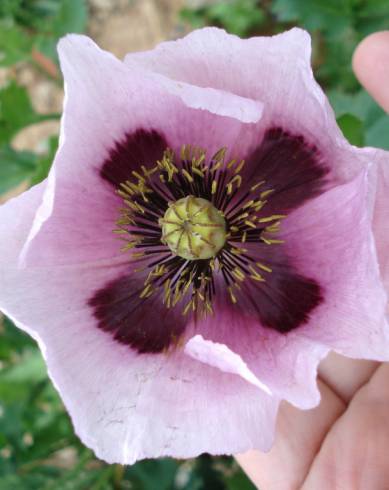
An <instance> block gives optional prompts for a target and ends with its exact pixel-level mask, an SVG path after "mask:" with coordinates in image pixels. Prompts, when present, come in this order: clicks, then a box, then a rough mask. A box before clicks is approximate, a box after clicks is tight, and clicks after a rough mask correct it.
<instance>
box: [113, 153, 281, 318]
mask: <svg viewBox="0 0 389 490" xmlns="http://www.w3.org/2000/svg"><path fill="white" fill-rule="evenodd" d="M225 155H226V149H225V148H222V149H221V150H219V151H218V152H217V153H216V154H215V155H213V156H212V157H211V158H210V160H209V162H208V164H207V163H206V156H205V152H204V151H203V150H201V149H199V148H193V147H191V146H189V145H184V146H183V147H182V149H181V152H180V158H179V160H180V161H179V162H177V161H176V155H175V154H174V152H173V151H172V150H170V149H167V150H166V151H165V153H164V155H163V158H162V159H161V160H160V161H157V162H156V165H155V166H153V167H151V168H146V167H144V166H141V169H140V171H139V172H137V171H133V172H132V175H133V179H131V180H127V181H125V182H123V183H122V184H121V185H120V188H119V189H118V194H119V195H120V196H121V197H122V198H123V201H124V204H125V207H123V208H122V209H121V211H120V212H121V216H120V219H119V220H118V221H117V225H118V228H117V229H116V230H115V232H116V233H118V234H119V235H121V237H122V238H123V240H124V241H125V246H124V247H123V248H122V250H123V251H127V250H130V249H134V248H135V249H137V250H138V251H136V252H135V251H132V252H131V254H132V260H133V261H135V262H138V263H139V264H140V265H141V267H139V268H138V269H136V271H138V272H141V271H143V272H147V274H146V279H145V280H144V284H143V287H142V289H141V290H140V291H139V296H140V298H141V299H142V300H146V299H147V298H149V297H150V296H152V295H154V294H157V293H158V292H159V293H162V301H163V303H164V304H165V306H166V307H167V308H172V307H175V306H176V305H177V304H178V303H179V302H182V305H183V306H182V311H183V314H184V315H186V314H188V313H189V312H192V313H194V314H195V313H202V314H208V313H212V312H213V308H212V302H213V297H214V296H215V294H216V287H215V281H214V273H215V272H220V273H221V275H222V277H223V279H224V283H225V287H226V291H227V292H228V295H229V297H230V300H231V302H232V303H233V304H235V303H237V301H238V300H239V295H240V294H241V293H240V291H241V289H242V287H241V286H242V284H243V283H245V281H254V282H255V283H257V284H258V283H265V282H266V275H267V274H270V273H271V272H272V268H271V267H270V266H269V264H265V263H262V262H258V260H256V259H254V258H253V257H252V256H251V253H250V251H249V250H248V248H247V247H248V246H249V245H252V244H253V243H258V244H262V245H264V246H266V245H277V244H280V243H282V242H283V241H282V240H280V239H279V238H278V237H277V234H278V232H279V230H280V224H281V221H282V219H283V218H285V215H281V214H272V215H266V213H264V210H263V208H264V207H265V205H266V203H267V200H268V197H269V196H270V195H271V194H272V193H273V192H274V189H269V188H267V187H266V182H264V181H261V182H257V183H253V184H252V185H251V187H249V188H247V189H246V190H245V191H244V192H242V191H241V189H240V188H241V185H242V176H241V170H242V168H243V166H244V161H237V160H230V161H225ZM240 193H241V195H240ZM142 264H143V265H142ZM188 299H189V301H188Z"/></svg>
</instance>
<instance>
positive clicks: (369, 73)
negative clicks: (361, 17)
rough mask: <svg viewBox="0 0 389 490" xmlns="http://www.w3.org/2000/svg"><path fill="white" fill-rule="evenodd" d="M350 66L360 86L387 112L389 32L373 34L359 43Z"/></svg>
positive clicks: (388, 103) (388, 97) (388, 95)
mask: <svg viewBox="0 0 389 490" xmlns="http://www.w3.org/2000/svg"><path fill="white" fill-rule="evenodd" d="M352 65H353V69H354V72H355V74H356V76H357V78H358V80H359V81H360V82H361V84H362V85H363V86H364V87H365V88H366V90H367V91H368V92H369V93H370V94H371V95H372V97H374V99H375V100H376V101H377V102H378V103H379V104H380V105H381V106H382V107H383V108H384V109H385V110H386V111H387V112H389V31H381V32H375V33H374V34H371V35H370V36H367V37H366V38H365V39H364V40H363V41H361V43H360V44H359V45H358V46H357V48H356V50H355V52H354V56H353V60H352Z"/></svg>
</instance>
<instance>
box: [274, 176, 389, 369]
mask: <svg viewBox="0 0 389 490" xmlns="http://www.w3.org/2000/svg"><path fill="white" fill-rule="evenodd" d="M368 184H369V183H368V178H367V173H366V172H363V173H362V174H361V175H360V176H359V177H357V178H356V179H354V180H353V181H351V182H350V183H348V184H345V185H343V186H338V187H336V188H334V189H332V190H330V191H328V192H326V193H325V194H323V195H321V196H320V197H318V198H316V199H315V200H313V201H312V202H310V203H309V204H306V205H304V206H303V207H301V208H300V209H298V210H296V211H295V212H294V213H292V214H291V216H290V218H289V219H288V220H285V223H284V231H283V238H284V240H285V245H286V247H287V250H288V253H289V254H290V256H291V258H292V260H293V263H294V264H296V266H297V267H298V269H299V270H300V271H301V272H302V273H303V274H305V275H307V276H308V277H312V278H313V279H315V280H317V281H318V282H319V284H320V285H321V286H322V287H323V294H324V298H325V301H324V303H323V304H321V305H320V306H319V307H318V308H317V310H315V311H314V312H313V314H312V320H311V321H310V322H309V324H308V325H306V326H304V327H302V328H301V333H302V334H303V335H304V336H306V338H310V339H312V340H315V341H316V342H319V343H322V344H323V345H326V346H328V347H330V348H332V349H334V350H336V351H337V352H339V353H341V354H344V355H346V356H350V357H359V358H366V359H376V360H381V361H384V360H388V359H389V348H388V345H389V327H388V323H387V320H386V317H387V312H386V304H387V294H386V292H385V290H384V288H383V285H382V282H381V281H380V271H379V266H378V261H377V255H376V250H375V244H374V237H373V234H372V231H371V222H370V216H369V209H368V199H367V190H368ZM296 333H297V332H296Z"/></svg>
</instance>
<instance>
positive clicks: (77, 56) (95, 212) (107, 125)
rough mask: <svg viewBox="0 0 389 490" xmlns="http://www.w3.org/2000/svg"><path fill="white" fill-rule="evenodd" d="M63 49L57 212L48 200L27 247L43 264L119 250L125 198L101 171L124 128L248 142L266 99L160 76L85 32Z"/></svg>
mask: <svg viewBox="0 0 389 490" xmlns="http://www.w3.org/2000/svg"><path fill="white" fill-rule="evenodd" d="M59 54H60V60H61V67H62V70H63V73H64V78H65V92H66V96H65V107H64V115H63V121H62V128H61V138H60V148H59V150H58V153H57V156H56V158H55V161H54V165H53V168H52V170H51V173H50V176H49V184H50V185H49V186H48V188H47V193H48V195H47V196H46V197H45V200H46V201H47V202H50V206H51V212H50V213H49V215H48V214H47V206H46V207H45V212H43V211H42V212H41V210H39V211H38V213H37V216H36V222H37V224H35V225H34V230H35V231H34V233H33V235H32V237H31V238H33V240H31V243H29V246H28V248H27V249H26V250H25V251H24V252H25V260H26V263H30V264H36V265H43V264H45V265H48V264H59V263H62V264H72V263H78V262H82V261H85V260H87V261H89V260H92V259H93V260H100V259H105V258H109V257H117V256H118V255H120V251H119V249H120V242H119V241H118V239H117V237H116V236H115V235H114V233H113V232H112V230H113V229H114V228H115V221H116V219H117V218H118V209H119V207H120V206H121V203H122V200H121V199H119V198H118V196H117V195H116V193H115V189H112V187H111V186H109V185H108V184H107V182H105V181H104V180H103V179H102V178H101V175H100V173H99V172H100V170H101V167H102V165H103V163H104V161H105V160H106V158H107V157H108V155H109V153H110V152H112V150H113V149H114V147H115V144H116V143H118V142H120V141H122V140H123V138H124V137H125V135H127V134H131V133H132V132H135V131H137V130H139V129H143V130H146V131H147V130H149V131H151V130H157V131H159V132H160V133H161V135H163V136H164V137H165V139H166V141H167V143H168V145H169V146H171V147H173V148H175V149H178V148H179V147H181V145H182V144H191V145H198V146H201V147H203V148H206V149H208V150H209V152H210V153H211V152H214V151H217V150H218V149H220V148H221V147H222V146H224V145H225V143H226V141H227V142H229V144H230V148H234V147H238V146H239V147H245V146H246V147H247V145H248V144H249V142H250V141H251V139H252V138H253V135H254V129H255V125H253V124H249V125H245V124H243V122H242V121H251V122H252V121H254V120H257V119H258V118H259V117H260V115H261V105H260V104H258V103H257V102H256V101H252V100H248V99H244V98H242V97H239V96H237V95H234V94H228V93H225V92H220V91H218V90H215V89H212V90H208V89H207V90H203V89H201V88H196V87H192V88H191V87H189V86H187V85H186V84H178V83H177V82H172V81H169V80H165V81H164V83H157V82H158V80H156V78H158V76H156V75H154V74H150V73H149V74H147V73H145V71H144V70H136V69H130V68H129V67H127V66H126V65H124V63H122V62H120V61H119V60H117V59H116V58H115V57H114V56H112V55H111V54H109V53H107V52H105V51H103V50H100V49H99V48H98V47H97V46H96V45H95V44H94V43H93V42H92V41H91V40H90V39H88V38H86V37H83V36H75V35H72V36H68V37H66V38H65V39H63V40H62V41H61V42H60V45H59ZM189 106H192V107H196V108H198V109H193V108H191V107H189ZM218 114H221V115H218ZM226 115H228V116H229V117H224V116H226ZM245 142H246V143H245ZM70 203H71V205H69V204H70Z"/></svg>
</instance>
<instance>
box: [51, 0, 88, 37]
mask: <svg viewBox="0 0 389 490" xmlns="http://www.w3.org/2000/svg"><path fill="white" fill-rule="evenodd" d="M86 22H87V8H86V4H85V1H84V0H62V2H60V8H59V11H58V13H57V15H56V17H55V18H54V20H53V23H52V28H53V32H54V34H55V36H56V37H61V36H63V35H65V34H67V33H68V32H84V30H85V28H86Z"/></svg>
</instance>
